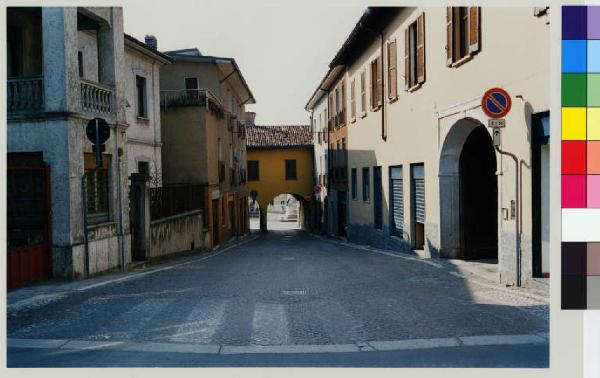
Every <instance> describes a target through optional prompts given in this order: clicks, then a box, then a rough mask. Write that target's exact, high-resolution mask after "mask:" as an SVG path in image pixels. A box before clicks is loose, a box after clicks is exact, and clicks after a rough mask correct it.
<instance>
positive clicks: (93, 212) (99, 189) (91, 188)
mask: <svg viewBox="0 0 600 378" xmlns="http://www.w3.org/2000/svg"><path fill="white" fill-rule="evenodd" d="M109 165H110V155H102V167H101V168H96V154H94V153H86V154H84V169H85V200H86V211H87V220H88V222H89V223H90V224H94V223H102V222H107V221H108V220H109V188H110V186H109Z"/></svg>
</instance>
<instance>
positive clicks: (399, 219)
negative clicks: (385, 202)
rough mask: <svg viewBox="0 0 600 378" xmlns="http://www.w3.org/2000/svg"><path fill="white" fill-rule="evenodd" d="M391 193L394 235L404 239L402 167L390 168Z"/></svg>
mask: <svg viewBox="0 0 600 378" xmlns="http://www.w3.org/2000/svg"><path fill="white" fill-rule="evenodd" d="M390 189H391V190H390V192H391V193H392V195H391V197H392V200H391V202H392V206H390V208H391V221H392V222H391V223H392V227H391V228H392V235H396V236H400V237H403V230H404V182H403V181H402V167H391V168H390Z"/></svg>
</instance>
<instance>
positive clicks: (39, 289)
mask: <svg viewBox="0 0 600 378" xmlns="http://www.w3.org/2000/svg"><path fill="white" fill-rule="evenodd" d="M255 238H256V235H254V234H252V233H248V234H246V235H244V236H241V237H239V238H238V239H231V240H229V241H227V242H225V243H223V244H221V245H218V246H217V247H215V248H213V249H212V250H208V251H199V252H198V253H197V254H195V255H193V256H186V257H174V258H172V259H165V260H164V261H159V262H157V263H156V264H153V263H152V261H149V262H148V263H147V267H144V268H134V269H133V270H130V271H128V272H126V273H120V272H118V273H107V274H104V275H101V276H98V277H92V278H88V279H85V280H78V281H65V280H60V279H52V280H48V281H43V282H39V283H37V284H33V285H31V286H26V287H23V288H19V289H15V290H12V291H9V292H8V293H7V295H6V310H7V312H18V311H21V310H25V309H34V308H38V307H42V306H45V305H46V304H48V303H51V302H55V301H57V300H60V299H63V298H65V297H67V296H68V295H69V294H71V293H75V292H82V291H85V290H89V289H93V288H96V287H100V286H104V285H108V284H112V283H117V282H122V281H128V280H132V279H136V278H138V277H142V276H146V275H148V274H152V273H156V272H160V271H163V270H168V269H173V268H174V267H176V266H179V265H184V264H190V263H194V262H198V261H201V260H204V259H208V258H211V257H214V256H217V255H219V254H221V253H223V252H225V251H227V250H229V249H231V248H234V247H237V246H239V245H242V244H245V243H247V242H249V241H251V240H254V239H255Z"/></svg>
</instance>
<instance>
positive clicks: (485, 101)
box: [481, 88, 512, 118]
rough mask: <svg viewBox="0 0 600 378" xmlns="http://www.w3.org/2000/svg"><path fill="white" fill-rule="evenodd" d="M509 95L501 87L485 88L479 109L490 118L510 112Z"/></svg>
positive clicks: (500, 116) (499, 116) (510, 102)
mask: <svg viewBox="0 0 600 378" xmlns="http://www.w3.org/2000/svg"><path fill="white" fill-rule="evenodd" d="M511 105H512V101H511V99H510V95H509V94H508V92H506V91H505V90H504V89H502V88H492V89H489V90H487V91H486V92H485V93H484V94H483V96H482V97H481V109H483V112H484V113H485V114H486V115H487V116H488V117H490V118H502V117H504V116H506V115H507V114H508V112H510V107H511Z"/></svg>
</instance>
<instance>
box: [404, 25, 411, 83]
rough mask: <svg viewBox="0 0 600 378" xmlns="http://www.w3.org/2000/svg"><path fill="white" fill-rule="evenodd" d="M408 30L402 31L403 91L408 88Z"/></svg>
mask: <svg viewBox="0 0 600 378" xmlns="http://www.w3.org/2000/svg"><path fill="white" fill-rule="evenodd" d="M408 29H409V28H406V29H405V30H404V89H408V88H410V60H409V59H410V58H409V57H410V55H409V54H410V43H409V40H408Z"/></svg>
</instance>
